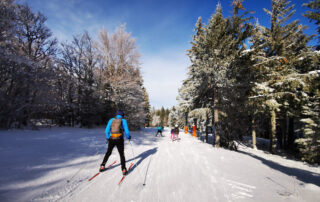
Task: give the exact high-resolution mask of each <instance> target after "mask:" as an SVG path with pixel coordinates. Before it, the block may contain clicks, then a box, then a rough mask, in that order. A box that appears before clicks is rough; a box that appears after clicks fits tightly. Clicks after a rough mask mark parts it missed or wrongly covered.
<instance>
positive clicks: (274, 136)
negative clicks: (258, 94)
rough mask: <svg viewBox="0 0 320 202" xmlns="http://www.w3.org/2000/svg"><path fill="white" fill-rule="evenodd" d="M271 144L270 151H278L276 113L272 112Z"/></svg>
mask: <svg viewBox="0 0 320 202" xmlns="http://www.w3.org/2000/svg"><path fill="white" fill-rule="evenodd" d="M270 115H271V117H270V138H269V139H270V143H269V151H270V152H271V153H274V152H275V150H276V144H275V143H276V142H277V141H276V112H275V111H274V110H272V111H271V112H270Z"/></svg>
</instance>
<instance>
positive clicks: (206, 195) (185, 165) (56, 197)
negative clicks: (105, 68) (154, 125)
mask: <svg viewBox="0 0 320 202" xmlns="http://www.w3.org/2000/svg"><path fill="white" fill-rule="evenodd" d="M50 131H51V132H50ZM103 132H104V129H103V128H98V129H91V130H89V129H54V130H53V129H52V130H48V131H45V132H44V131H39V132H38V131H36V132H35V133H36V134H31V132H30V134H29V135H30V137H26V135H27V136H28V133H27V134H23V135H22V134H14V133H13V134H11V136H10V137H9V136H8V134H2V133H3V132H0V152H1V153H0V157H1V162H0V163H1V164H0V166H1V167H0V182H1V184H0V201H115V202H116V201H139V202H140V201H141V202H144V201H145V202H150V201H161V202H163V201H165V202H166V201H168V202H169V201H190V202H191V201H219V202H221V201H266V202H267V201H320V172H319V167H314V168H312V167H309V166H307V165H303V164H302V163H301V162H293V161H290V160H287V159H282V158H280V157H279V158H278V157H275V156H273V155H266V154H263V153H261V154H260V153H259V152H255V151H253V150H251V149H248V148H244V149H242V150H241V151H240V152H233V151H229V150H225V149H216V148H214V147H212V145H209V144H205V143H202V142H200V141H199V140H197V139H195V138H193V137H191V136H190V135H186V134H184V133H182V132H180V137H181V140H180V141H179V142H177V141H175V142H172V141H170V139H169V130H165V131H164V136H165V137H155V136H154V135H155V129H144V130H142V131H139V132H133V133H132V141H131V143H132V146H131V145H130V144H129V142H128V141H126V142H125V155H126V160H127V167H128V166H129V165H130V163H131V162H133V163H136V165H137V166H135V167H133V169H132V172H131V173H130V174H129V175H128V176H127V177H126V178H125V180H124V182H123V184H122V185H121V186H118V182H119V180H120V179H121V177H122V174H121V169H120V159H119V155H118V152H117V150H116V149H114V150H113V154H112V155H111V156H110V158H109V161H108V163H111V162H113V161H114V160H116V161H117V163H116V164H115V165H114V166H113V167H112V168H111V169H109V170H107V171H106V172H105V173H103V174H101V175H99V176H97V177H96V178H95V179H94V180H92V181H91V182H88V179H89V178H90V177H92V176H93V175H94V174H95V173H96V172H97V170H98V167H99V164H100V163H101V161H102V158H103V156H104V152H105V148H106V146H105V145H104V135H103ZM7 133H8V132H7ZM20 133H21V132H20ZM37 133H38V134H37ZM43 133H45V134H43ZM62 134H63V135H62ZM5 137H6V138H5ZM40 137H42V139H41V138H40ZM23 139H25V140H26V143H25V145H24V144H23V143H22V144H21V142H19V140H23ZM28 141H30V142H28ZM37 141H40V145H39V144H37ZM16 144H21V145H20V146H22V147H23V149H22V150H25V151H26V153H22V154H21V153H20V152H14V151H13V148H14V146H17V145H16ZM10 145H11V146H10ZM32 148H35V149H39V150H41V152H39V153H37V152H35V153H32V152H31V151H33V150H34V149H32ZM22 150H19V151H21V152H22ZM3 152H4V153H3ZM133 154H134V155H133ZM19 155H22V156H23V157H19ZM42 155H45V156H47V157H48V158H49V159H46V158H45V157H43V158H41V157H42ZM8 157H9V158H10V157H13V158H16V160H17V161H14V159H7V158H8ZM52 161H53V162H52ZM17 162H18V163H20V164H19V165H16V164H17ZM3 163H5V164H3ZM108 163H107V164H108ZM4 165H5V166H4ZM10 166H23V169H24V170H22V171H21V172H19V169H15V167H14V168H13V169H11V170H10ZM37 171H39V172H40V174H39V173H37ZM14 176H16V177H14ZM20 177H22V178H23V180H21V179H19V178H20ZM67 180H69V182H67ZM143 183H145V186H143Z"/></svg>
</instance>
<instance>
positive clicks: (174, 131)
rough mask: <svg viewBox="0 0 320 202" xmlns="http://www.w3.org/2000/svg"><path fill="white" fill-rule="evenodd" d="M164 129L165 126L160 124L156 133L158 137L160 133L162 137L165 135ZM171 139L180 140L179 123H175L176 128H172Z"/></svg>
mask: <svg viewBox="0 0 320 202" xmlns="http://www.w3.org/2000/svg"><path fill="white" fill-rule="evenodd" d="M162 130H163V127H162V126H158V128H157V133H156V137H157V136H158V134H160V135H161V137H164V136H163V135H162ZM170 139H171V140H172V141H174V140H179V127H178V125H175V126H174V128H172V129H171V135H170Z"/></svg>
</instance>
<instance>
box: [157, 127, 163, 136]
mask: <svg viewBox="0 0 320 202" xmlns="http://www.w3.org/2000/svg"><path fill="white" fill-rule="evenodd" d="M157 130H158V131H157V134H156V137H157V136H158V134H159V133H160V135H161V136H162V137H163V135H162V126H158V128H157Z"/></svg>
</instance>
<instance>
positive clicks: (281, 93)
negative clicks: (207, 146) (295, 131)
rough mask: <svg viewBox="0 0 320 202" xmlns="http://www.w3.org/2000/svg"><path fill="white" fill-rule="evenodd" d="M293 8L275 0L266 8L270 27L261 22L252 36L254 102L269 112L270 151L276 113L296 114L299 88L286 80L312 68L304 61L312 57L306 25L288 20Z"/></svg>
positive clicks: (274, 141)
mask: <svg viewBox="0 0 320 202" xmlns="http://www.w3.org/2000/svg"><path fill="white" fill-rule="evenodd" d="M293 8H294V5H289V2H287V1H286V0H273V1H272V11H269V10H267V9H265V11H266V13H268V14H269V15H270V17H271V28H265V27H263V26H258V27H257V29H256V32H255V36H254V37H253V46H252V49H254V50H255V51H256V58H255V60H256V64H254V65H253V68H254V70H255V73H254V74H255V79H254V81H255V86H254V87H253V97H252V98H255V100H256V101H255V106H261V107H262V108H261V109H262V111H263V110H266V112H267V113H268V114H269V118H270V126H271V128H270V148H269V149H270V151H271V152H274V151H275V149H276V143H277V140H276V130H275V129H276V120H277V117H276V116H279V118H280V119H290V117H291V118H293V117H295V116H297V110H296V107H295V106H294V105H293V104H294V102H293V101H294V99H295V97H298V95H297V93H299V92H297V91H296V89H295V88H292V86H290V85H285V84H288V83H290V78H291V76H292V75H293V74H297V73H304V72H307V71H309V70H310V69H308V68H306V67H308V66H305V63H308V60H310V58H309V57H307V55H308V54H310V50H309V49H308V47H307V42H308V41H309V40H310V38H311V37H307V36H306V35H304V34H303V33H302V31H303V29H305V27H303V26H302V25H299V21H297V20H296V21H293V22H291V23H288V22H287V21H288V20H289V19H290V17H291V16H292V15H293V14H294V10H293ZM280 110H281V113H279V112H280ZM290 127H293V126H292V124H291V126H290ZM286 131H288V130H286ZM291 135H292V134H291ZM280 138H284V137H280Z"/></svg>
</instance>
